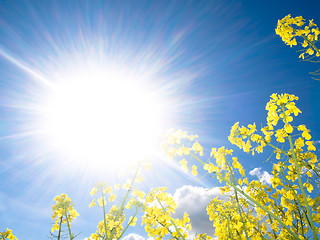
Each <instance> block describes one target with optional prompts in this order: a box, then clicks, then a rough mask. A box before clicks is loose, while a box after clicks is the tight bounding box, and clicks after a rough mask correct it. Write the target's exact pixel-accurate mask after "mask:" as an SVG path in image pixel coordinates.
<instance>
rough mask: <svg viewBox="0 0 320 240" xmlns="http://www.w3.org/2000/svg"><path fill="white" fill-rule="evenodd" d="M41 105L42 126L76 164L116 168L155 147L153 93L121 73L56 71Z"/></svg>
mask: <svg viewBox="0 0 320 240" xmlns="http://www.w3.org/2000/svg"><path fill="white" fill-rule="evenodd" d="M59 75H60V76H63V79H60V80H59V81H57V84H55V85H54V87H53V88H52V91H51V93H50V94H49V95H48V96H46V97H45V99H44V101H43V103H42V104H41V105H42V111H41V112H42V113H41V114H42V115H43V117H44V121H42V126H41V129H43V131H44V134H45V135H46V139H48V140H49V142H50V145H53V146H54V148H56V149H57V151H60V152H62V153H64V154H67V155H68V156H69V157H70V158H72V159H74V160H75V161H76V162H75V164H81V163H90V164H92V163H96V164H95V165H97V164H98V165H103V164H106V165H107V166H109V167H110V166H121V165H125V164H128V163H130V162H132V161H136V160H138V159H141V158H145V157H147V156H148V155H150V154H151V151H154V147H155V143H156V140H157V136H158V131H159V129H161V124H162V120H161V116H163V114H162V109H161V104H160V102H159V99H157V97H156V94H155V93H154V92H152V91H150V90H148V89H147V88H146V87H144V86H143V84H141V81H136V79H134V78H133V77H132V76H130V74H128V73H126V72H125V71H114V70H113V71H110V69H109V70H104V69H95V70H90V69H89V70H88V71H86V70H83V69H80V68H79V69H76V71H75V70H72V71H70V72H65V73H62V74H61V73H59Z"/></svg>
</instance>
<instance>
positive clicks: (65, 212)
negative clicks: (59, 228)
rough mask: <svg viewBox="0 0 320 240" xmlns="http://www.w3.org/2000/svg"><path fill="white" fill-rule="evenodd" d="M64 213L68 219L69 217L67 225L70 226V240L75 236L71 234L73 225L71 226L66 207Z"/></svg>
mask: <svg viewBox="0 0 320 240" xmlns="http://www.w3.org/2000/svg"><path fill="white" fill-rule="evenodd" d="M64 214H65V216H66V219H67V226H68V231H69V237H70V240H72V239H73V236H72V234H71V227H70V223H69V219H68V213H67V209H64Z"/></svg>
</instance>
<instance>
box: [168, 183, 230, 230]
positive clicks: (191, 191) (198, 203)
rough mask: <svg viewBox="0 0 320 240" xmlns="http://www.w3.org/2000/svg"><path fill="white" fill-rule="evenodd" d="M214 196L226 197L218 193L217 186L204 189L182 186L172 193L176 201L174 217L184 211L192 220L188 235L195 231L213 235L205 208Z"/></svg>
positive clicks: (180, 215) (179, 215)
mask: <svg viewBox="0 0 320 240" xmlns="http://www.w3.org/2000/svg"><path fill="white" fill-rule="evenodd" d="M215 197H219V198H220V199H226V197H224V196H222V195H221V194H220V193H219V188H218V187H215V188H213V189H206V188H202V187H194V186H189V185H185V186H182V187H181V188H179V189H177V190H176V192H175V193H174V195H173V198H174V200H175V202H176V203H177V209H176V213H175V215H174V217H179V218H181V217H182V216H183V214H184V212H186V213H188V214H189V217H190V220H191V222H192V231H191V233H190V235H193V236H194V235H195V234H196V233H198V234H200V233H207V234H208V235H211V236H213V234H214V228H213V226H212V225H213V223H212V222H210V221H209V216H208V214H207V211H206V208H207V206H208V204H209V203H210V201H211V200H212V199H213V198H215Z"/></svg>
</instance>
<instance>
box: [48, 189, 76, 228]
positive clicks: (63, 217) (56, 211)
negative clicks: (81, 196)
mask: <svg viewBox="0 0 320 240" xmlns="http://www.w3.org/2000/svg"><path fill="white" fill-rule="evenodd" d="M54 201H55V202H56V204H55V205H53V206H52V210H53V214H52V220H53V221H54V224H53V227H52V232H54V231H55V230H59V229H60V224H63V223H67V224H68V228H70V225H71V222H72V221H73V220H74V219H75V218H76V217H77V216H79V213H78V212H77V211H76V210H75V209H74V208H73V205H74V204H73V203H72V202H71V199H70V198H69V197H68V195H67V194H60V195H59V196H56V197H55V198H54Z"/></svg>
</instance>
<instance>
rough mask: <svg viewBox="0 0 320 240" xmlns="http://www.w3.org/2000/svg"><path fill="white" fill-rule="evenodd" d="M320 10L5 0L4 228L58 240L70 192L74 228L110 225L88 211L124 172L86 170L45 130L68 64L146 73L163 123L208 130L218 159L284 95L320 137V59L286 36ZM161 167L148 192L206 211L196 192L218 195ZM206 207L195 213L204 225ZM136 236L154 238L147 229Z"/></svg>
mask: <svg viewBox="0 0 320 240" xmlns="http://www.w3.org/2000/svg"><path fill="white" fill-rule="evenodd" d="M319 7H320V4H319V2H318V1H306V2H304V3H302V2H301V1H290V2H288V1H229V0H216V1H4V0H3V1H0V139H1V144H0V179H1V184H0V229H4V228H10V229H13V230H14V233H15V234H16V235H17V237H19V239H30V240H31V239H43V238H46V237H47V236H48V235H49V230H50V229H51V224H52V221H51V217H50V216H51V205H52V204H53V198H54V196H56V195H58V194H60V193H67V194H68V195H70V196H71V198H72V200H73V201H74V202H75V208H76V209H77V210H78V212H79V213H80V217H79V219H78V220H76V221H75V222H74V230H73V231H74V232H75V233H79V232H82V233H81V235H80V236H79V237H78V239H84V238H85V237H87V236H89V235H90V233H92V232H94V231H95V229H96V225H97V223H98V221H100V220H101V216H100V215H99V214H100V212H98V210H97V209H95V210H92V209H89V208H88V204H89V203H90V201H91V197H90V195H89V192H90V190H91V188H92V186H93V185H94V184H95V183H96V182H97V181H98V180H99V179H100V178H101V176H102V175H103V177H104V178H105V180H106V181H108V182H110V183H112V184H113V183H115V182H116V181H117V180H118V179H117V178H116V177H115V174H113V172H114V170H113V169H112V168H110V167H108V164H107V165H106V166H105V168H106V169H105V170H103V171H102V170H101V169H100V168H98V169H95V168H94V167H92V168H90V169H89V170H88V169H86V168H85V167H84V165H83V166H82V167H75V165H77V163H76V161H73V162H70V161H69V160H70V158H71V159H72V156H66V154H65V153H63V152H60V151H54V150H56V149H54V148H52V147H51V145H50V144H51V143H48V140H47V139H45V137H44V136H43V135H42V132H41V129H40V130H39V129H37V128H38V127H39V125H38V124H39V123H41V121H40V120H39V118H37V117H38V115H37V114H38V111H39V109H38V106H39V104H40V105H41V101H42V99H44V97H45V96H47V95H48V94H50V91H48V89H50V86H51V85H52V84H53V85H55V84H56V82H55V81H58V82H59V83H61V82H62V83H63V82H65V81H68V78H67V77H66V75H63V74H62V73H63V72H66V71H68V69H73V70H74V69H75V71H76V72H77V71H78V72H81V71H82V70H83V69H86V68H87V67H88V66H90V67H93V68H94V66H93V64H98V65H99V66H100V67H101V66H105V65H108V66H109V68H110V69H112V68H117V69H118V70H119V71H120V72H121V71H124V70H123V68H128V69H130V70H129V73H130V74H131V73H132V74H136V75H137V76H140V77H141V76H143V79H142V80H141V79H136V78H134V79H136V80H134V81H131V83H130V84H132V82H133V83H134V85H139V86H143V87H145V88H146V89H147V91H148V93H149V94H150V95H157V96H158V95H159V98H158V102H161V103H162V106H163V112H165V114H164V116H165V117H164V121H165V124H164V125H163V128H171V127H174V128H180V129H183V130H187V131H189V132H191V133H196V134H198V135H199V136H200V139H199V140H200V142H201V143H203V144H204V146H206V148H207V154H208V152H210V150H209V149H210V147H219V146H223V145H224V146H227V147H233V148H234V149H235V147H234V146H231V144H230V143H228V141H227V137H228V135H229V131H230V127H231V126H232V125H233V124H234V123H235V122H238V121H239V122H240V123H241V124H244V125H245V124H249V123H252V122H256V124H257V126H260V124H264V123H265V118H266V111H265V104H266V103H267V101H268V99H269V96H270V95H271V94H272V93H274V92H276V93H284V92H285V93H290V94H295V95H296V96H298V97H299V98H300V99H299V101H298V103H297V106H298V107H299V108H300V109H301V110H302V114H301V115H300V116H299V117H298V118H297V121H296V123H297V124H299V123H305V124H306V125H307V126H308V128H310V129H311V134H312V136H313V139H314V140H319V139H320V127H319V124H318V123H319V120H320V117H319V116H320V115H319V114H318V112H319V107H320V100H319V96H318V93H319V90H320V81H315V80H312V79H311V75H309V72H312V71H315V70H317V69H318V66H317V65H316V64H311V63H308V62H299V59H298V56H299V53H298V52H297V50H299V47H293V48H290V47H289V46H286V45H285V44H284V43H283V42H282V41H281V39H280V37H279V36H277V35H276V34H275V31H274V29H275V27H276V24H277V20H278V19H281V18H283V17H284V16H286V15H288V14H291V15H292V16H303V17H304V18H305V19H314V22H315V23H317V24H320V18H319V15H318V14H319V13H318V9H319ZM124 72H125V71H124ZM125 74H127V72H125ZM53 76H54V77H53ZM146 76H147V77H146ZM141 78H142V77H141ZM135 81H136V82H135ZM75 88H76V86H75ZM124 88H125V87H124ZM123 98H125V97H123ZM125 100H126V101H130V100H128V99H125ZM118 101H120V100H118ZM163 102H165V103H163ZM116 103H117V101H116ZM116 103H115V104H116ZM113 114H114V113H113ZM131 121H133V120H132V119H131ZM128 123H130V116H128ZM121 147H123V149H124V150H123V152H125V149H126V146H121ZM106 149H108V147H106ZM111 150H112V149H110V151H111ZM237 153H238V154H239V156H241V158H242V159H241V160H240V161H241V162H242V163H243V164H244V166H245V168H246V169H247V170H248V172H249V171H250V170H252V169H254V168H259V167H261V170H260V171H261V174H263V172H264V171H270V165H268V164H267V163H263V161H264V160H265V159H266V158H267V157H268V156H266V157H263V156H261V157H260V158H259V157H256V158H252V157H248V156H247V155H244V154H242V153H241V152H237ZM118 154H119V155H121V154H122V153H121V152H119V153H118ZM123 154H124V153H123ZM67 158H68V159H69V160H68V161H69V162H68V163H66V162H65V161H66V160H65V159H67ZM153 162H154V170H152V172H150V173H147V175H146V177H148V181H147V183H145V184H144V185H143V186H142V188H143V189H144V190H145V191H147V190H148V189H150V187H152V186H168V191H169V192H170V193H171V194H174V195H175V196H176V199H177V201H179V203H180V205H181V207H180V208H179V211H180V210H181V211H182V209H183V206H184V207H186V206H188V204H189V205H190V204H191V206H189V207H188V208H189V209H191V208H192V206H194V205H192V201H195V202H196V199H195V200H190V199H189V200H186V196H189V195H188V194H190V195H192V194H195V195H196V196H201V195H205V198H206V199H209V198H210V197H212V196H214V195H215V194H216V193H215V192H212V193H208V192H205V191H203V188H210V187H212V186H213V183H212V182H210V179H209V180H204V181H203V182H201V183H200V182H198V181H196V179H194V178H192V177H191V176H190V175H186V174H184V173H183V172H181V171H180V170H179V169H178V168H175V167H174V166H172V165H170V164H168V163H166V162H165V161H162V159H161V157H159V156H156V160H155V161H153ZM92 172H94V173H97V174H92ZM190 185H193V186H198V187H202V188H195V187H191V186H190ZM187 199H188V198H187ZM205 202H206V201H204V203H203V204H205ZM179 211H178V212H179ZM202 213H203V209H202V210H196V209H194V214H193V215H192V216H193V217H194V219H195V221H197V222H198V223H200V222H201V221H202V220H203V216H204V215H203V214H202ZM201 214H202V215H201ZM203 221H205V220H203ZM198 225H200V224H198ZM202 226H206V227H207V226H208V227H210V226H209V225H208V224H207V223H205V224H202ZM197 227H198V228H199V229H200V227H201V226H197ZM201 230H204V229H201ZM133 232H135V233H137V234H140V235H141V236H143V237H146V236H145V234H144V233H143V231H142V230H141V229H140V228H137V229H135V230H133Z"/></svg>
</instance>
